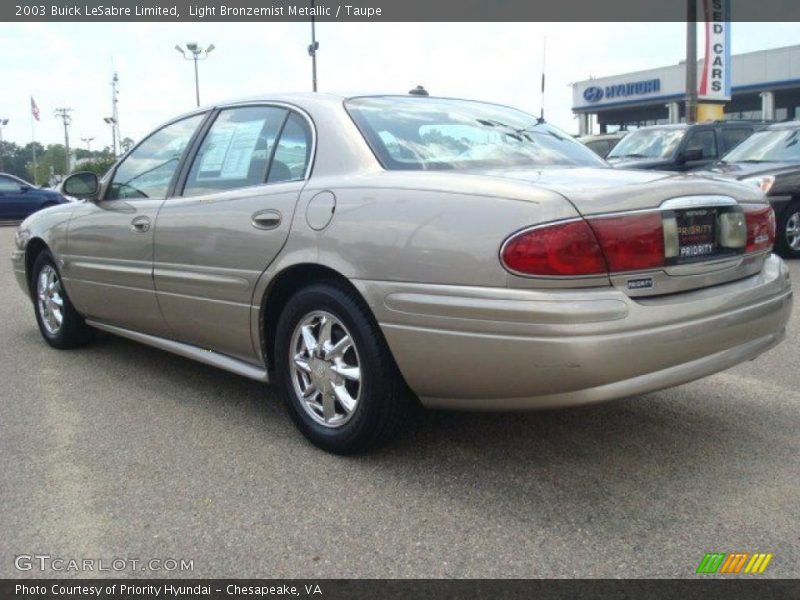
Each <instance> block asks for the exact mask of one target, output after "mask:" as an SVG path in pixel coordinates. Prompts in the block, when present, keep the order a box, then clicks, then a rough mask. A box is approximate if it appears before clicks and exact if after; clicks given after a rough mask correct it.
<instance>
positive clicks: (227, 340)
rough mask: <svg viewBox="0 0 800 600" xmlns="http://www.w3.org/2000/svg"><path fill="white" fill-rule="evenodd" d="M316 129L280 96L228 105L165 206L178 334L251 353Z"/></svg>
mask: <svg viewBox="0 0 800 600" xmlns="http://www.w3.org/2000/svg"><path fill="white" fill-rule="evenodd" d="M310 154H311V130H310V126H309V124H308V122H307V121H306V119H305V118H304V117H303V116H301V115H300V114H299V113H296V112H294V111H291V110H289V109H287V108H285V107H280V106H240V107H234V108H228V109H224V110H222V111H220V113H219V115H218V116H217V118H216V120H215V121H214V123H213V125H212V126H211V128H210V129H209V131H208V134H207V135H206V137H205V139H204V140H203V143H202V145H201V146H200V148H199V149H198V152H197V155H196V156H195V158H194V160H193V163H192V166H191V168H190V169H189V170H188V174H187V175H186V182H185V185H184V186H183V191H182V195H180V196H177V195H176V197H174V198H170V199H169V200H167V201H166V202H165V203H164V205H163V206H162V207H161V210H160V212H159V214H158V220H157V222H156V233H155V266H154V278H155V286H156V291H157V296H158V302H159V306H160V307H161V310H162V311H163V314H164V318H165V319H166V321H167V323H168V324H169V326H170V328H171V329H172V331H173V332H174V334H175V337H176V339H178V340H180V341H182V342H185V343H189V344H193V345H196V346H200V347H202V348H207V349H209V350H214V351H216V352H221V353H224V354H229V355H233V356H237V357H240V358H244V359H253V358H255V357H256V356H257V354H256V351H255V348H254V345H253V342H252V340H251V335H250V315H251V305H252V304H253V302H254V301H255V302H257V299H254V298H253V290H254V288H255V285H256V282H257V281H258V278H259V277H260V275H261V274H262V273H263V272H264V270H265V269H266V268H267V266H268V265H269V264H270V262H272V260H273V259H274V258H275V257H276V256H277V254H278V252H280V250H281V248H282V247H283V245H284V243H285V241H286V238H287V237H288V235H289V227H290V225H291V222H292V216H293V214H294V210H295V205H296V204H297V199H298V197H299V195H300V192H301V190H302V189H303V186H304V184H305V178H306V174H307V172H308V164H309V157H310Z"/></svg>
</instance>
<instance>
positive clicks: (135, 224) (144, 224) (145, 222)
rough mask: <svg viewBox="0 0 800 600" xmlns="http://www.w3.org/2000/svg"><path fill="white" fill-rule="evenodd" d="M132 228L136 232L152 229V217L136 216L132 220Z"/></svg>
mask: <svg viewBox="0 0 800 600" xmlns="http://www.w3.org/2000/svg"><path fill="white" fill-rule="evenodd" d="M131 230H133V231H135V232H136V233H144V232H145V231H149V230H150V219H149V218H148V217H136V218H135V219H134V220H133V221H131Z"/></svg>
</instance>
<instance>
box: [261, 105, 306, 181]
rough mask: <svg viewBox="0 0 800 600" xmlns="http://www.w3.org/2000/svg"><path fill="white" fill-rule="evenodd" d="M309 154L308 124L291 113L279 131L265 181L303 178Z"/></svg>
mask: <svg viewBox="0 0 800 600" xmlns="http://www.w3.org/2000/svg"><path fill="white" fill-rule="evenodd" d="M310 155H311V132H310V131H309V129H308V124H307V123H306V121H305V119H303V118H302V117H301V116H300V115H298V114H297V113H291V114H290V115H289V118H288V119H286V124H285V125H284V126H283V131H281V137H280V140H279V141H278V147H277V148H275V155H274V156H273V157H272V164H271V165H270V167H269V176H268V177H267V183H278V182H279V181H298V180H301V179H304V178H305V176H306V169H307V168H308V161H309V159H310V158H311V156H310Z"/></svg>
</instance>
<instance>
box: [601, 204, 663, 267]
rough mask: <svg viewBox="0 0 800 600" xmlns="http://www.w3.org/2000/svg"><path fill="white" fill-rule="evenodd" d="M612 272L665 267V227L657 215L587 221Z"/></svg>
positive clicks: (634, 215) (648, 214)
mask: <svg viewBox="0 0 800 600" xmlns="http://www.w3.org/2000/svg"><path fill="white" fill-rule="evenodd" d="M589 225H591V226H592V229H593V230H594V233H595V235H596V236H597V241H598V242H600V247H601V248H602V249H603V254H604V255H605V257H606V262H607V263H608V268H609V269H610V270H611V272H612V273H613V272H616V271H638V270H641V269H652V268H654V267H661V266H663V265H664V228H663V226H662V224H661V214H660V213H657V212H651V213H642V214H632V215H620V216H615V217H603V218H596V219H589Z"/></svg>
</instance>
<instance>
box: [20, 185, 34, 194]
mask: <svg viewBox="0 0 800 600" xmlns="http://www.w3.org/2000/svg"><path fill="white" fill-rule="evenodd" d="M30 189H31V186H29V185H28V184H26V183H21V184H20V185H19V191H20V192H22V193H23V194H27V193H28V192H29V191H30Z"/></svg>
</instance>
